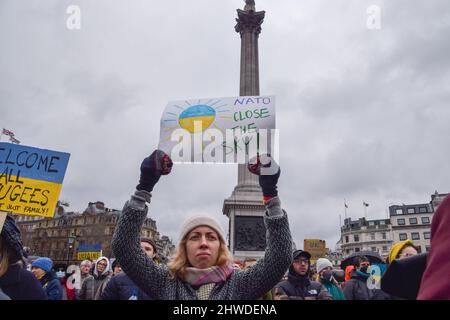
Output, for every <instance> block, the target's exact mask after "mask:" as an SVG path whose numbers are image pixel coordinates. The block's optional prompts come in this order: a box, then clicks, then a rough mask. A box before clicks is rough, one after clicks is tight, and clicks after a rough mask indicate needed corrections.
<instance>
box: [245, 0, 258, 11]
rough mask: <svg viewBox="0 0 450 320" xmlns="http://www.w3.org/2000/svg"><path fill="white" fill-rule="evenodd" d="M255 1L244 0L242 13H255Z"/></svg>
mask: <svg viewBox="0 0 450 320" xmlns="http://www.w3.org/2000/svg"><path fill="white" fill-rule="evenodd" d="M255 10H256V9H255V0H245V7H244V11H255Z"/></svg>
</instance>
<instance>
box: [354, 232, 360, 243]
mask: <svg viewBox="0 0 450 320" xmlns="http://www.w3.org/2000/svg"><path fill="white" fill-rule="evenodd" d="M353 240H355V242H358V241H359V235H357V234H355V235H354V236H353Z"/></svg>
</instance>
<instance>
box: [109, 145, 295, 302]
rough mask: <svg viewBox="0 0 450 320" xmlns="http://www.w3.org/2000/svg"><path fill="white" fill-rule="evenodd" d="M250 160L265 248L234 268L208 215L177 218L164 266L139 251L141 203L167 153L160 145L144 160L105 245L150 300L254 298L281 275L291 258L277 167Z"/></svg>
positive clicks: (167, 162)
mask: <svg viewBox="0 0 450 320" xmlns="http://www.w3.org/2000/svg"><path fill="white" fill-rule="evenodd" d="M251 163H252V165H248V170H249V171H250V172H251V173H253V174H256V175H258V179H259V184H260V186H261V187H262V191H263V199H262V200H263V201H264V202H263V203H264V204H265V207H266V213H265V215H264V222H265V226H266V229H267V232H266V243H267V247H266V250H265V254H264V258H263V259H261V260H259V261H258V263H257V264H256V265H254V266H253V267H252V268H250V269H248V270H239V269H235V268H233V258H232V256H231V253H230V251H229V250H228V247H227V245H226V238H225V236H224V232H223V230H222V228H221V227H220V224H219V223H218V222H217V221H216V220H215V219H214V218H212V217H211V216H205V215H203V216H194V217H191V218H189V219H187V221H185V222H184V223H183V225H182V227H181V229H180V233H179V237H180V239H179V242H178V245H177V250H176V253H175V255H174V257H173V258H172V260H171V261H170V262H169V263H168V264H167V266H165V265H157V264H155V263H154V262H153V261H152V259H150V258H149V257H148V256H147V255H146V254H145V253H144V252H143V250H142V249H141V247H140V246H139V234H140V231H141V228H142V224H143V222H144V220H145V218H146V217H147V212H148V206H147V204H146V203H149V202H150V200H151V196H152V195H151V192H152V190H153V188H154V186H155V185H156V183H157V182H158V180H159V179H160V177H161V176H162V175H167V174H169V173H170V171H171V169H172V161H171V159H170V157H169V156H168V155H167V154H165V153H164V152H163V151H161V150H156V151H154V152H153V153H152V154H151V155H150V156H149V157H147V158H145V159H144V161H143V162H142V164H141V176H140V180H139V184H138V185H137V187H136V189H137V190H136V192H135V193H134V195H133V196H132V197H131V199H130V200H129V201H127V203H126V204H125V206H124V209H123V211H122V215H121V217H120V219H119V222H118V224H117V227H116V229H115V233H114V236H113V240H112V244H111V245H112V249H113V252H114V255H115V256H116V257H117V259H118V260H119V262H120V264H121V265H122V269H123V270H124V271H125V273H126V274H127V275H128V276H129V277H130V278H131V280H133V282H134V283H136V284H137V285H138V286H139V288H141V289H142V290H143V291H144V292H145V293H147V294H148V296H149V297H150V298H151V299H163V300H164V299H170V300H172V299H178V300H203V299H210V300H231V299H233V300H244V299H258V298H259V297H261V296H263V295H264V294H265V293H266V292H268V291H269V290H270V289H271V288H272V287H273V286H274V285H275V284H276V283H277V282H278V281H279V280H280V279H281V278H282V277H283V275H284V273H285V271H286V269H287V268H288V267H289V265H290V263H291V261H292V254H291V248H292V238H291V233H290V230H289V223H288V218H287V214H286V212H285V211H284V210H282V209H281V203H280V199H279V197H278V193H277V190H276V189H277V188H276V185H277V181H278V178H279V176H280V170H279V167H277V166H276V164H275V163H274V161H267V162H264V164H261V162H260V161H259V160H258V162H251ZM275 167H277V168H276V170H273V171H274V173H272V172H271V173H268V172H269V171H270V169H273V168H275Z"/></svg>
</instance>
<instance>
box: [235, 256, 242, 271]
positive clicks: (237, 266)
mask: <svg viewBox="0 0 450 320" xmlns="http://www.w3.org/2000/svg"><path fill="white" fill-rule="evenodd" d="M233 268H235V269H238V270H242V269H244V264H243V263H242V261H241V260H238V259H236V260H234V262H233Z"/></svg>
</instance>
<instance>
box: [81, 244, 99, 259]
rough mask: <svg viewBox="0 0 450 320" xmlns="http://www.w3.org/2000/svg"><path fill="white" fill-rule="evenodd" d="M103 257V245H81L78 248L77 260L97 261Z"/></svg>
mask: <svg viewBox="0 0 450 320" xmlns="http://www.w3.org/2000/svg"><path fill="white" fill-rule="evenodd" d="M101 255H102V245H101V244H80V245H79V246H78V248H77V260H86V259H89V260H97V259H98V258H100V257H101Z"/></svg>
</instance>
